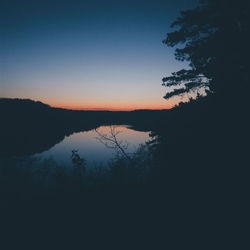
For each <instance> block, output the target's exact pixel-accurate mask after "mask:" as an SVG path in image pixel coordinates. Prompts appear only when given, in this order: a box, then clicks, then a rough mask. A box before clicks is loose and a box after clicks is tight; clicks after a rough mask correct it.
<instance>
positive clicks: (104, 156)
mask: <svg viewBox="0 0 250 250" xmlns="http://www.w3.org/2000/svg"><path fill="white" fill-rule="evenodd" d="M113 128H114V129H115V132H119V133H118V134H117V136H116V137H117V139H118V140H119V141H122V143H123V144H127V145H128V148H127V150H126V152H127V153H133V152H135V151H136V149H138V147H139V145H140V144H143V143H145V142H146V141H148V140H150V137H149V133H150V132H140V131H136V130H133V129H131V128H129V126H125V125H123V126H120V125H119V126H113ZM97 130H98V132H99V133H100V134H102V135H110V132H111V131H110V126H101V127H99V128H98V129H97ZM98 138H100V135H98V134H97V132H96V131H95V130H91V131H87V132H79V133H74V134H72V135H70V136H68V137H65V138H64V140H63V141H61V142H60V143H59V144H57V145H55V146H54V147H52V148H51V149H49V150H48V151H45V152H43V153H40V154H36V155H35V156H38V157H41V158H50V157H52V158H53V159H54V160H55V161H56V162H57V163H59V164H61V165H65V166H71V165H72V164H71V160H70V156H71V152H72V150H78V154H79V155H80V156H81V157H83V158H84V159H85V160H86V161H87V165H88V166H89V167H93V166H100V164H104V165H105V164H106V163H107V162H108V161H109V160H111V159H112V158H113V157H114V156H115V150H114V149H111V148H107V147H106V146H105V145H104V144H103V143H101V142H100V141H99V140H98Z"/></svg>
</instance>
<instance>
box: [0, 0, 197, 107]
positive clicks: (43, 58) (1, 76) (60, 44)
mask: <svg viewBox="0 0 250 250" xmlns="http://www.w3.org/2000/svg"><path fill="white" fill-rule="evenodd" d="M196 3H197V1H195V0H186V1H185V0H175V1H168V0H165V1H161V0H151V1H149V0H144V1H143V0H124V1H119V0H116V1H114V0H113V1H112V0H88V1H84V0H60V1H59V0H50V1H48V0H33V1H27V0H23V1H20V0H14V1H13V0H12V1H9V0H4V1H3V2H1V8H0V58H1V59H0V97H11V98H14V97H15V98H30V99H33V100H39V101H42V102H45V103H47V104H50V105H52V106H57V107H66V108H72V109H107V110H132V109H164V108H169V107H171V106H173V105H174V104H175V103H176V102H177V101H178V100H177V99H174V100H169V101H167V100H165V99H163V96H164V94H165V92H166V88H165V87H163V86H161V83H162V82H161V79H162V78H163V77H164V76H166V75H168V74H170V73H171V72H173V71H176V70H178V69H180V68H182V67H186V65H185V64H183V63H180V62H177V61H176V60H175V59H174V49H173V48H168V47H167V46H166V45H164V44H162V40H163V39H164V38H165V37H166V34H167V32H169V31H171V29H170V27H169V26H170V24H171V22H172V21H173V20H174V19H175V18H176V17H177V16H178V13H179V11H180V10H185V9H188V8H192V7H193V6H194V5H195V4H196Z"/></svg>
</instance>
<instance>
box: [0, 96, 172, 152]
mask: <svg viewBox="0 0 250 250" xmlns="http://www.w3.org/2000/svg"><path fill="white" fill-rule="evenodd" d="M167 112H168V111H166V110H163V111H150V110H138V111H112V112H111V111H74V110H67V109H60V108H53V107H50V106H49V105H46V104H43V103H41V102H35V101H32V100H25V99H8V98H1V99H0V114H1V130H0V138H1V142H0V152H1V153H0V154H1V155H13V156H15V155H16V156H17V155H19V156H20V155H31V154H34V153H39V152H42V151H45V150H48V149H49V148H51V147H52V146H54V145H55V144H56V143H58V142H60V141H61V140H63V139H64V137H65V136H68V135H70V134H72V133H74V132H79V131H88V130H91V129H95V128H97V127H99V126H101V125H111V124H117V125H120V124H125V125H131V126H134V127H136V129H137V130H141V131H149V130H151V129H152V127H154V124H158V121H159V120H160V119H161V116H162V114H165V113H167ZM148 116H150V119H148Z"/></svg>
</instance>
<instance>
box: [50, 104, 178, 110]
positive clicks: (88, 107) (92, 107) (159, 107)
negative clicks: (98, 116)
mask: <svg viewBox="0 0 250 250" xmlns="http://www.w3.org/2000/svg"><path fill="white" fill-rule="evenodd" d="M51 106H52V107H56V108H64V109H71V110H93V111H104V110H106V111H133V110H138V109H139V110H140V109H141V110H142V109H144V110H145V109H148V110H162V109H171V108H172V107H173V105H152V106H151V105H150V106H149V105H147V106H146V105H145V106H142V105H140V106H139V105H138V106H136V105H135V106H132V105H131V106H104V107H102V108H101V107H100V106H95V105H60V104H59V105H58V104H54V105H51Z"/></svg>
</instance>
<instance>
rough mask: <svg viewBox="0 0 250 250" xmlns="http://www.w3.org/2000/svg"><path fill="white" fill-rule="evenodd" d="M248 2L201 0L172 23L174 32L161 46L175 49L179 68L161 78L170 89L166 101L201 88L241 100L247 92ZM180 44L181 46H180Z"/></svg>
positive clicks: (249, 4)
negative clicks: (186, 65)
mask: <svg viewBox="0 0 250 250" xmlns="http://www.w3.org/2000/svg"><path fill="white" fill-rule="evenodd" d="M249 13H250V2H249V1H248V0H238V1H227V0H200V5H199V6H198V7H196V8H194V9H191V10H187V11H183V12H181V15H180V16H179V17H178V18H177V19H176V20H175V21H174V22H173V23H172V25H171V27H172V28H173V27H174V28H175V27H177V29H176V30H175V31H173V32H170V33H168V34H167V38H166V39H165V40H164V41H163V43H165V44H167V45H168V46H171V47H174V46H176V45H179V46H178V47H177V48H176V50H175V57H176V59H177V60H179V61H188V62H189V66H190V69H182V70H180V71H177V72H174V73H172V75H171V76H168V77H165V78H163V85H164V86H166V87H171V88H170V89H171V90H170V91H169V92H167V94H166V95H165V98H166V99H169V98H171V97H173V96H179V95H183V94H186V93H190V92H192V91H194V92H197V91H199V90H200V89H203V90H206V92H210V93H213V94H215V96H218V97H220V98H221V97H223V98H228V99H232V98H237V97H240V98H242V94H245V93H246V90H247V89H249V73H248V69H249V58H248V56H249V44H250V40H249V36H248V33H249V23H250V22H249ZM182 45H183V46H182Z"/></svg>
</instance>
